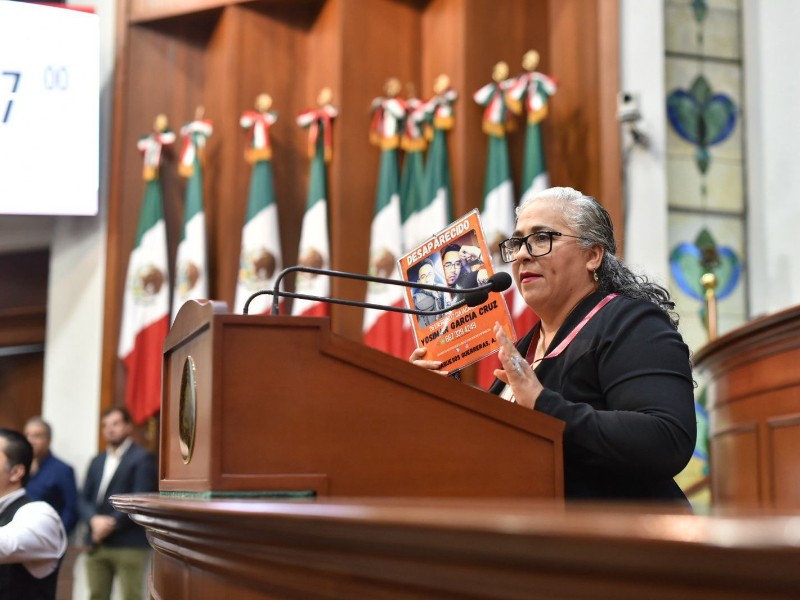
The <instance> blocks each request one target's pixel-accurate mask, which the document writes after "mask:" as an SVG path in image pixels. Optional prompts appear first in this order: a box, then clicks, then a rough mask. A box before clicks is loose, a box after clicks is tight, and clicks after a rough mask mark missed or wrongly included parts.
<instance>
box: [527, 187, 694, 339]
mask: <svg viewBox="0 0 800 600" xmlns="http://www.w3.org/2000/svg"><path fill="white" fill-rule="evenodd" d="M539 200H554V201H556V202H557V203H559V204H560V208H561V215H562V217H563V219H564V222H565V223H566V224H567V226H568V227H569V228H570V229H572V230H573V231H574V232H575V234H576V235H578V236H580V238H581V240H580V244H581V245H582V246H583V247H584V248H592V247H594V246H600V247H602V248H603V250H605V252H604V253H603V260H602V262H601V263H600V268H599V269H597V277H598V278H599V281H598V286H599V289H600V290H601V291H604V292H608V293H612V292H613V293H617V294H620V295H622V296H627V297H628V298H639V299H642V300H647V301H649V302H652V303H653V304H655V305H656V306H658V307H659V308H660V309H661V310H663V311H664V312H665V313H667V316H668V317H669V320H670V322H671V323H672V326H673V327H674V328H675V329H677V328H678V321H679V317H678V314H677V313H676V312H675V303H674V302H673V301H672V299H671V298H670V295H669V291H668V290H667V289H666V288H664V287H662V286H660V285H658V284H657V283H655V282H653V281H650V280H649V279H648V278H647V277H646V276H644V275H636V274H634V273H633V272H632V271H631V270H630V269H629V268H628V267H626V266H625V265H624V264H622V261H620V260H619V259H618V258H617V256H616V254H617V241H616V239H615V237H614V224H613V223H612V222H611V217H610V216H609V214H608V211H606V209H605V208H603V205H602V204H600V203H599V202H598V201H597V200H596V199H594V198H592V197H591V196H586V195H585V194H583V193H581V192H579V191H578V190H575V189H573V188H570V187H553V188H549V189H546V190H543V191H541V192H539V193H537V194H534V195H533V196H530V197H528V198H526V199H525V200H524V201H523V202H522V204H520V206H519V207H518V208H517V218H519V215H520V213H521V212H522V211H523V210H524V209H525V208H527V207H528V206H530V205H531V204H533V203H535V202H537V201H539Z"/></svg>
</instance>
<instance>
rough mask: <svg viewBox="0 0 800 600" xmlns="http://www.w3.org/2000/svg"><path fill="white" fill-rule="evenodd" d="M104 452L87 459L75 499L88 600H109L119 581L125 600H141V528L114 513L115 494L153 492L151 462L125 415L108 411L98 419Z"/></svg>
mask: <svg viewBox="0 0 800 600" xmlns="http://www.w3.org/2000/svg"><path fill="white" fill-rule="evenodd" d="M101 426H102V435H103V439H104V440H105V442H106V451H105V452H103V453H101V454H99V455H98V456H96V457H95V458H94V459H92V462H91V464H90V465H89V471H88V473H87V475H86V483H85V484H84V486H83V491H82V493H81V497H80V512H81V518H82V519H84V520H85V521H86V523H87V524H88V525H89V532H88V540H87V541H88V543H89V545H90V546H91V548H90V550H89V551H88V552H87V554H86V576H87V582H88V585H89V593H90V596H89V598H90V600H108V599H109V598H111V588H112V584H113V582H114V577H115V576H119V580H120V586H121V589H122V595H123V597H124V598H125V600H141V598H142V580H143V578H144V572H145V567H146V565H147V560H148V557H149V551H148V548H149V546H148V544H147V537H146V535H145V531H144V529H143V528H142V527H140V526H139V525H137V524H136V523H134V522H133V521H131V520H130V519H129V518H128V515H126V514H125V513H121V512H119V511H116V510H114V507H112V506H111V503H110V502H109V498H110V497H111V496H113V495H114V494H132V493H142V492H154V491H156V490H157V488H158V475H157V470H156V460H155V456H153V454H152V453H151V452H149V451H148V450H146V449H145V448H143V447H142V446H139V445H138V444H136V443H134V441H133V439H132V438H131V434H132V433H133V421H132V420H131V416H130V414H129V413H128V411H127V410H125V409H124V408H121V407H112V408H110V409H108V410H106V411H105V412H104V413H103V415H102V418H101Z"/></svg>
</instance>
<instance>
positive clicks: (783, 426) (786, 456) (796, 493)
mask: <svg viewBox="0 0 800 600" xmlns="http://www.w3.org/2000/svg"><path fill="white" fill-rule="evenodd" d="M798 392H800V389H797V388H795V389H794V390H793V393H794V394H795V395H797V394H798ZM766 425H767V435H766V437H767V440H768V445H769V460H768V464H767V465H766V469H765V470H766V471H767V474H768V477H769V495H770V498H771V503H772V505H773V506H775V507H776V508H779V509H781V508H782V509H797V507H798V506H800V461H798V460H797V457H798V456H800V415H794V416H791V417H782V418H777V419H768V420H767V424H766Z"/></svg>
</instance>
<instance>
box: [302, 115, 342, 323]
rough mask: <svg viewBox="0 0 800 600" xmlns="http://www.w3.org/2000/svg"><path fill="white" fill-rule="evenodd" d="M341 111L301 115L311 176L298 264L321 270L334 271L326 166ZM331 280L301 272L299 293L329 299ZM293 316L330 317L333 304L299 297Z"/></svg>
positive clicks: (330, 154)
mask: <svg viewBox="0 0 800 600" xmlns="http://www.w3.org/2000/svg"><path fill="white" fill-rule="evenodd" d="M336 115H337V111H336V109H335V108H334V107H333V106H332V105H330V104H327V103H326V104H323V106H321V107H320V108H318V109H313V110H309V111H306V112H303V113H301V114H300V115H299V116H298V117H297V123H298V125H300V126H301V127H307V128H308V130H309V154H310V155H311V176H310V178H309V184H308V195H307V198H306V212H305V215H304V216H303V224H302V229H301V231H300V248H299V252H298V263H299V264H300V265H301V266H306V267H314V268H318V269H330V268H331V254H330V236H329V234H328V189H327V167H326V163H327V161H329V160H330V159H331V156H332V146H331V127H332V119H333V118H334V117H336ZM330 289H331V288H330V278H328V277H325V276H323V275H314V274H310V273H298V274H297V278H296V280H295V291H296V292H297V293H298V294H308V295H311V296H319V297H329V296H330ZM292 314H293V315H300V316H326V315H328V314H329V305H328V304H326V303H324V302H317V301H315V300H304V299H300V298H295V299H294V302H293V303H292Z"/></svg>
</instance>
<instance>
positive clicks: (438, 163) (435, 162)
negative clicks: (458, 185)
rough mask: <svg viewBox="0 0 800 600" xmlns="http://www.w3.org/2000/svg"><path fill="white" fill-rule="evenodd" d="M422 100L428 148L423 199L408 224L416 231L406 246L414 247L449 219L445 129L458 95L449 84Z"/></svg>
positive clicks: (450, 192) (450, 193)
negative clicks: (428, 131)
mask: <svg viewBox="0 0 800 600" xmlns="http://www.w3.org/2000/svg"><path fill="white" fill-rule="evenodd" d="M439 92H440V93H437V94H436V95H435V96H434V97H433V98H431V99H430V100H429V101H428V102H427V103H426V104H425V107H424V109H425V111H426V113H427V115H426V116H427V119H428V121H429V122H430V124H431V125H432V128H431V129H432V132H433V134H432V138H433V139H432V140H431V145H430V148H429V149H428V158H427V163H426V165H425V179H424V183H423V190H424V191H423V196H422V197H423V202H422V205H421V206H420V208H419V210H418V211H417V212H416V214H415V215H414V217H413V219H412V220H411V223H412V224H413V225H412V226H410V227H409V228H412V227H413V229H414V231H416V233H417V235H416V237H415V238H414V241H413V243H412V244H410V245H408V246H407V247H406V250H410V249H411V248H414V247H416V246H417V245H419V244H420V243H422V242H423V241H424V240H426V239H427V238H428V237H430V236H431V235H433V234H434V233H435V232H437V231H441V230H442V229H444V228H445V227H447V224H448V223H450V221H451V220H452V219H451V215H450V205H451V203H452V199H453V185H452V176H451V174H450V153H449V151H448V149H447V132H448V131H449V130H450V129H452V128H453V123H454V119H453V104H454V103H455V101H456V100H457V99H458V94H457V93H456V92H455V90H452V89H450V88H449V87H448V88H447V89H444V90H440V91H439Z"/></svg>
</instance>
